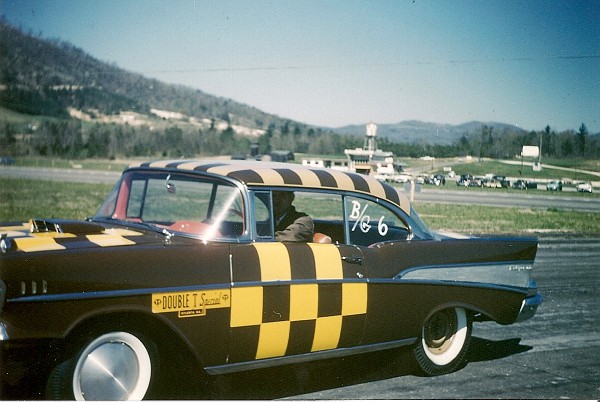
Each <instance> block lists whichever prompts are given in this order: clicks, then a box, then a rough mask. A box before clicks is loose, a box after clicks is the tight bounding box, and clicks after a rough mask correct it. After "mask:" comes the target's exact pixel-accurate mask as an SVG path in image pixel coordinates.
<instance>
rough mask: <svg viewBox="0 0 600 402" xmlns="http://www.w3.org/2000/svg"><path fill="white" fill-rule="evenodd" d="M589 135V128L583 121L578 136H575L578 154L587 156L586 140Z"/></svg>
mask: <svg viewBox="0 0 600 402" xmlns="http://www.w3.org/2000/svg"><path fill="white" fill-rule="evenodd" d="M587 135H588V129H587V127H586V126H585V124H583V123H581V126H579V131H578V132H577V136H576V137H575V149H576V152H577V156H581V157H583V156H585V142H586V138H587Z"/></svg>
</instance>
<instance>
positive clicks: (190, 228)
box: [94, 171, 245, 239]
mask: <svg viewBox="0 0 600 402" xmlns="http://www.w3.org/2000/svg"><path fill="white" fill-rule="evenodd" d="M243 211H244V208H243V201H242V195H241V192H240V191H239V189H238V188H237V187H235V186H233V185H231V184H230V183H227V182H224V181H217V180H211V179H207V178H200V177H197V176H195V175H189V174H183V173H169V172H152V171H148V172H146V171H129V172H126V173H125V174H124V175H123V177H122V178H121V180H120V181H119V183H117V185H116V186H115V188H114V189H113V191H112V192H111V193H110V194H109V196H108V197H107V198H106V200H105V201H104V203H103V204H102V205H101V206H100V209H99V210H98V212H97V213H96V215H95V217H94V218H95V219H99V220H106V219H110V220H119V221H123V222H127V223H134V224H151V225H155V226H158V227H160V228H165V229H167V230H168V231H170V232H175V233H180V234H184V235H190V236H199V237H202V238H210V239H215V238H223V239H231V238H238V237H240V236H242V235H243V234H244V232H245V224H244V212H243Z"/></svg>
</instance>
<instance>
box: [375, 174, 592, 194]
mask: <svg viewBox="0 0 600 402" xmlns="http://www.w3.org/2000/svg"><path fill="white" fill-rule="evenodd" d="M451 177H453V176H452V175H449V176H448V178H451ZM376 178H377V179H378V180H380V181H386V182H394V183H406V182H409V181H413V180H414V181H415V182H416V183H417V184H430V185H434V186H440V185H444V186H445V185H446V178H447V177H446V176H445V175H443V174H434V175H419V176H416V177H413V176H411V175H408V174H404V173H401V174H398V175H394V176H392V175H385V176H379V177H377V176H376ZM456 185H457V186H459V187H488V188H513V189H516V190H528V189H534V190H535V189H537V188H538V183H537V182H535V181H529V180H523V179H518V180H514V181H511V180H510V179H509V178H507V177H506V176H502V175H494V174H487V175H485V176H483V177H480V176H473V175H470V174H461V175H460V176H457V179H456ZM563 185H564V182H563V181H562V180H553V181H551V182H548V183H546V190H548V191H562V190H563ZM575 189H576V190H577V192H587V193H591V192H593V187H592V183H590V182H581V183H578V184H576V186H575Z"/></svg>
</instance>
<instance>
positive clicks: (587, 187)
mask: <svg viewBox="0 0 600 402" xmlns="http://www.w3.org/2000/svg"><path fill="white" fill-rule="evenodd" d="M562 189H563V182H562V180H554V181H551V182H550V183H548V184H546V190H548V191H562ZM575 189H576V190H577V192H578V193H592V192H594V190H593V187H592V183H590V182H589V181H586V182H582V183H579V184H577V185H576V186H575Z"/></svg>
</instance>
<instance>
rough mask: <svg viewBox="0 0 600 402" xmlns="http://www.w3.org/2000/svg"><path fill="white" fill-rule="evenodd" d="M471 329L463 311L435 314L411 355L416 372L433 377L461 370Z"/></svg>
mask: <svg viewBox="0 0 600 402" xmlns="http://www.w3.org/2000/svg"><path fill="white" fill-rule="evenodd" d="M471 328H472V323H471V320H470V317H469V316H468V315H467V313H466V311H465V309H463V308H459V307H456V308H448V309H444V310H440V311H437V312H436V313H434V314H433V315H432V316H431V317H429V319H428V320H427V322H425V325H423V328H422V329H421V336H420V337H419V342H418V343H417V347H416V348H415V349H414V351H413V354H414V357H415V360H416V363H417V365H418V367H419V369H420V370H421V371H422V372H423V373H425V374H426V375H431V376H434V375H441V374H447V373H450V372H452V371H455V370H457V369H458V368H460V367H461V365H462V364H463V362H464V358H465V355H466V353H467V349H468V347H469V342H470V340H471Z"/></svg>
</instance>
